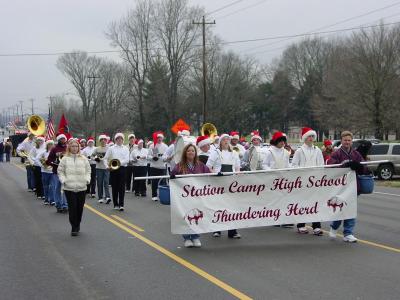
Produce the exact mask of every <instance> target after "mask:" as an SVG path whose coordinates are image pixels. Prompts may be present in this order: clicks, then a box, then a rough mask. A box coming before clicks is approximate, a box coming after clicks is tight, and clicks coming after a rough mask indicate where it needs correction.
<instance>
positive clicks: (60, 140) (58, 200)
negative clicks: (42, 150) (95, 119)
mask: <svg viewBox="0 0 400 300" xmlns="http://www.w3.org/2000/svg"><path fill="white" fill-rule="evenodd" d="M66 151H67V136H66V135H65V134H63V133H60V134H58V135H57V145H56V146H55V147H54V148H53V149H51V151H50V154H49V156H48V158H47V160H46V164H47V165H48V166H52V167H53V175H52V179H51V186H52V190H53V200H54V202H55V206H56V209H57V212H58V213H67V212H68V204H67V199H66V198H65V196H64V195H63V194H62V192H61V182H60V179H59V177H58V174H57V169H58V164H59V162H60V160H61V157H62V156H63V155H65V152H66Z"/></svg>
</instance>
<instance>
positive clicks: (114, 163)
mask: <svg viewBox="0 0 400 300" xmlns="http://www.w3.org/2000/svg"><path fill="white" fill-rule="evenodd" d="M108 167H109V168H110V170H111V171H116V170H118V169H119V168H120V167H121V162H120V161H119V159H112V160H110V161H109V163H108Z"/></svg>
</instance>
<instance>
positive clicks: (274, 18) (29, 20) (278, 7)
mask: <svg viewBox="0 0 400 300" xmlns="http://www.w3.org/2000/svg"><path fill="white" fill-rule="evenodd" d="M234 2H238V3H236V4H234V5H232V6H230V7H228V8H226V9H222V10H220V11H218V12H216V13H214V14H211V15H209V16H208V20H209V21H212V20H215V21H216V23H217V24H216V25H214V26H213V31H214V33H216V34H217V35H219V36H220V37H221V38H222V39H223V40H225V41H235V40H247V39H256V38H264V37H271V36H280V35H291V34H299V33H305V32H309V31H312V30H315V29H318V28H321V27H324V26H327V25H331V24H334V23H336V22H339V21H342V20H345V19H348V18H351V17H355V16H358V15H361V14H364V13H367V12H369V11H373V10H375V9H379V8H383V7H385V6H389V5H392V4H395V5H394V6H392V7H390V8H387V9H384V10H380V11H377V12H375V13H372V14H369V15H367V16H364V17H361V18H356V19H353V20H351V21H348V22H346V23H343V24H339V25H336V26H331V27H329V28H326V29H324V30H334V29H341V28H348V27H354V26H359V25H363V24H367V23H370V22H376V21H378V20H379V19H382V18H383V19H384V22H385V23H391V22H397V21H399V20H400V1H394V0H390V1H389V0H379V1H378V0H331V1H326V0H243V1H235V0H190V3H191V4H195V5H200V6H204V7H205V9H206V11H208V12H212V11H214V10H216V9H218V8H220V7H223V6H225V5H228V4H230V3H234ZM134 4H135V1H134V0H12V1H9V0H0V55H1V54H17V53H49V52H68V51H71V50H77V49H79V50H86V51H101V50H111V49H112V48H111V46H110V43H109V41H108V40H107V39H106V38H105V36H104V31H105V30H106V28H107V26H108V24H109V23H110V22H111V21H113V20H118V19H119V18H120V17H121V16H122V15H124V13H125V12H126V11H127V10H128V8H130V7H132V6H134ZM294 41H296V39H290V40H286V41H284V42H280V43H276V41H262V42H255V43H243V44H235V45H232V46H229V48H230V49H233V50H234V51H237V52H238V53H241V54H247V55H253V56H254V57H255V58H257V59H258V60H260V61H261V62H263V63H264V62H265V63H268V62H270V61H271V60H272V59H273V58H274V57H278V56H279V55H280V53H281V52H282V50H283V49H282V47H283V46H285V45H287V44H288V43H292V42H294ZM273 42H274V43H275V44H273V45H269V44H271V43H273ZM262 45H265V46H262ZM255 47H258V48H255ZM107 56H109V57H113V58H115V59H117V54H107ZM56 60H57V56H23V57H21V56H17V57H4V56H3V57H2V56H0V113H1V112H2V111H3V109H4V108H8V107H10V106H11V105H13V104H17V103H18V101H24V102H23V106H24V107H25V109H24V110H27V108H28V106H29V107H30V102H29V101H28V100H29V99H30V98H33V99H35V102H34V106H35V112H40V113H43V112H46V111H47V103H48V99H47V97H48V96H51V95H55V94H62V93H73V92H74V89H73V87H72V86H71V84H69V82H68V81H67V79H66V78H65V77H63V75H62V74H61V73H60V72H59V71H58V70H57V68H56V67H55V62H56Z"/></svg>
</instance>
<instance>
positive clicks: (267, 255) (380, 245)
mask: <svg viewBox="0 0 400 300" xmlns="http://www.w3.org/2000/svg"><path fill="white" fill-rule="evenodd" d="M25 181H26V179H25V171H24V170H23V169H21V168H20V167H17V166H15V165H13V164H0V228H1V230H0V266H1V268H0V290H1V295H0V299H72V298H74V299H191V298H197V299H233V298H235V297H238V298H240V297H241V298H245V297H246V296H247V297H249V298H254V299H399V298H400V285H399V283H400V189H391V188H377V189H376V192H377V193H374V194H372V195H368V196H366V195H364V196H361V197H360V198H359V209H358V212H359V217H358V224H357V227H356V233H357V234H356V235H357V237H358V238H360V239H362V240H363V241H362V242H359V243H357V244H347V243H344V242H342V241H341V239H340V238H338V239H337V240H335V241H331V240H329V239H328V237H327V236H326V235H325V236H323V237H315V236H312V235H306V236H304V235H298V234H297V233H295V231H294V229H283V228H275V227H267V228H257V229H247V230H241V231H240V232H241V234H242V239H240V240H229V239H227V237H226V235H224V236H223V237H221V238H218V239H216V238H213V237H211V236H210V235H203V236H202V238H201V239H202V243H203V247H202V248H200V249H186V248H184V247H183V246H182V239H181V237H180V236H175V235H172V234H171V232H170V217H169V206H163V205H161V204H159V203H154V202H152V201H151V200H150V198H145V199H144V198H135V197H134V196H133V195H132V194H127V199H126V205H125V208H126V211H125V212H115V211H113V210H112V206H108V205H105V204H97V202H96V200H94V199H87V204H88V205H89V207H88V208H86V209H85V211H84V216H83V223H82V225H81V231H82V233H81V235H80V236H79V237H71V236H70V227H69V223H68V217H67V215H60V214H57V213H56V212H55V209H54V208H52V207H46V206H43V205H42V203H41V201H39V200H36V199H35V198H34V197H33V195H32V194H31V193H29V192H27V191H26V183H25ZM114 215H116V216H117V217H114ZM118 217H119V218H118ZM121 218H122V219H121ZM126 222H129V224H130V225H129V224H128V225H127V223H126ZM325 228H326V229H327V228H328V227H327V226H325ZM141 229H143V230H144V231H140V230H141Z"/></svg>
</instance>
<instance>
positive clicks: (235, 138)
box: [231, 131, 246, 160]
mask: <svg viewBox="0 0 400 300" xmlns="http://www.w3.org/2000/svg"><path fill="white" fill-rule="evenodd" d="M239 140H240V137H239V132H237V131H232V132H231V147H232V149H233V150H234V151H236V152H237V153H238V154H239V158H240V160H242V159H243V156H244V152H245V151H246V149H244V147H243V146H242V145H241V144H240V143H239Z"/></svg>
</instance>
